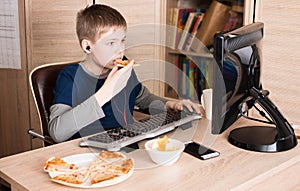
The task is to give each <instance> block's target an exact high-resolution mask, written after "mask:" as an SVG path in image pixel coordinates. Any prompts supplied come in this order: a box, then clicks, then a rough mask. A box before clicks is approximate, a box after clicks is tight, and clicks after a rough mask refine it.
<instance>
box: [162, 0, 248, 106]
mask: <svg viewBox="0 0 300 191" xmlns="http://www.w3.org/2000/svg"><path fill="white" fill-rule="evenodd" d="M253 6H254V5H253V2H251V1H248V0H220V1H218V2H216V1H214V0H210V1H207V0H200V1H193V0H168V1H166V17H165V23H166V26H167V29H166V48H165V52H164V53H165V55H164V56H165V58H164V59H165V63H166V64H165V70H164V71H165V74H164V75H165V78H164V79H165V84H164V96H165V97H169V98H176V99H177V98H189V99H192V100H194V101H199V98H200V97H201V94H202V90H203V89H206V88H211V83H212V82H211V78H212V72H211V71H212V70H211V66H212V63H213V62H214V60H213V55H212V51H213V50H212V49H211V47H212V43H213V35H214V34H215V33H216V32H218V31H227V30H230V29H234V28H238V27H240V26H242V25H244V24H248V23H251V22H252V15H253ZM212 7H214V8H212ZM195 12H200V13H199V14H196V13H195ZM195 15H197V16H195ZM199 15H202V16H203V15H204V16H203V17H202V18H201V19H200V20H201V21H200V25H199V26H193V25H195V23H196V22H195V20H197V17H198V18H199V17H200V16H199ZM189 17H194V22H193V21H191V18H189ZM180 22H181V23H180ZM191 23H192V24H191ZM189 25H191V26H189ZM196 27H197V29H196V32H192V31H193V30H195V28H196ZM191 28H193V29H191ZM178 35H179V37H178ZM188 35H190V38H192V42H189V41H188V40H186V39H185V40H183V39H180V38H187V37H186V36H188ZM202 37H203V38H202ZM201 38H202V39H201ZM200 42H201V43H200ZM184 43H185V45H183V44H184ZM189 43H191V44H192V45H191V44H189ZM202 43H204V44H202ZM188 45H189V46H188ZM187 47H188V48H187Z"/></svg>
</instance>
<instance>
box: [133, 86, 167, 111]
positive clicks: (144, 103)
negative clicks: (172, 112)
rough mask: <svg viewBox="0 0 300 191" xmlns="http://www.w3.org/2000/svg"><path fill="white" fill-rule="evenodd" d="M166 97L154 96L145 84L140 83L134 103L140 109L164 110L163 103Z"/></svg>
mask: <svg viewBox="0 0 300 191" xmlns="http://www.w3.org/2000/svg"><path fill="white" fill-rule="evenodd" d="M166 102H167V99H164V98H162V97H159V96H156V95H154V94H152V93H150V91H149V90H148V88H146V87H145V86H143V85H142V88H141V91H140V93H139V95H138V96H137V97H136V100H135V104H136V106H137V107H139V108H140V109H141V110H147V109H149V110H151V109H152V108H153V109H155V110H156V109H157V110H165V104H166Z"/></svg>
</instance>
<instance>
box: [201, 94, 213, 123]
mask: <svg viewBox="0 0 300 191" xmlns="http://www.w3.org/2000/svg"><path fill="white" fill-rule="evenodd" d="M202 92H203V93H202V95H201V103H202V106H203V108H204V110H205V116H206V119H208V120H211V116H212V89H204V90H203V91H202Z"/></svg>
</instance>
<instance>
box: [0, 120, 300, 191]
mask: <svg viewBox="0 0 300 191" xmlns="http://www.w3.org/2000/svg"><path fill="white" fill-rule="evenodd" d="M244 123H245V122H244V120H239V121H238V122H237V123H236V124H234V126H242V125H243V124H244ZM251 123H252V122H251ZM188 131H189V132H192V131H194V132H195V137H194V140H195V141H196V142H200V143H204V144H205V145H207V146H210V147H212V148H214V149H216V150H218V151H219V152H220V153H221V155H220V156H219V157H217V158H214V159H210V160H207V161H202V160H199V159H196V158H194V157H192V156H190V155H188V154H186V153H183V154H182V155H181V157H180V158H179V160H178V161H177V162H176V163H175V164H173V165H169V166H159V167H157V166H152V167H151V165H150V164H152V162H151V160H150V158H149V157H148V155H147V154H146V153H145V151H144V150H142V149H139V150H135V151H133V152H130V153H128V155H130V157H133V158H134V160H135V162H136V165H137V169H135V171H134V173H133V175H132V176H131V177H130V178H129V179H127V180H126V181H124V182H122V183H119V184H117V185H113V186H109V187H106V188H102V189H101V190H128V189H129V190H139V191H140V190H222V191H223V190H299V189H300V182H299V180H300V146H299V144H298V146H296V147H295V148H294V149H291V150H289V151H285V152H280V153H259V152H250V151H246V150H242V149H239V148H236V147H234V146H232V145H231V144H229V143H228V141H227V135H228V132H229V131H226V132H225V133H223V134H221V135H211V134H210V133H209V131H210V130H209V122H208V121H207V120H206V119H202V120H200V121H199V122H198V121H197V122H195V123H194V127H193V128H191V129H189V130H188ZM180 133H182V132H180ZM184 134H185V135H186V134H188V133H186V132H184ZM176 136H178V135H177V134H176V133H175V134H174V137H176ZM185 138H186V137H185ZM78 141H79V140H74V141H70V142H65V143H60V144H56V145H53V146H49V147H45V148H41V149H37V150H32V151H28V152H24V153H20V154H17V155H13V156H9V157H5V158H1V159H0V177H1V178H3V179H4V180H6V181H7V182H8V183H10V184H11V186H12V190H38V191H40V190H70V187H66V186H63V185H60V184H57V183H54V182H52V181H50V180H49V176H48V174H47V173H45V172H44V171H43V164H44V162H45V161H46V160H47V159H48V158H50V157H52V156H57V157H65V156H68V155H73V154H79V153H86V152H91V149H89V148H80V147H79V146H78ZM143 165H146V166H147V168H142V166H143ZM74 190H76V189H74ZM78 190H82V189H78ZM85 190H86V189H85ZM87 190H88V189H87ZM91 190H95V189H91Z"/></svg>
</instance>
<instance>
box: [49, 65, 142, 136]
mask: <svg viewBox="0 0 300 191" xmlns="http://www.w3.org/2000/svg"><path fill="white" fill-rule="evenodd" d="M105 79H106V78H104V77H99V78H96V77H94V76H91V75H89V74H88V73H86V72H85V71H84V70H83V68H82V67H81V66H80V65H79V64H71V65H68V66H66V67H65V68H64V69H63V70H62V71H61V72H60V74H59V76H58V78H57V81H56V87H55V89H54V100H53V104H66V105H69V106H71V107H75V106H77V105H79V104H81V103H82V102H83V101H85V100H87V99H88V98H89V97H91V96H92V95H93V94H94V93H95V92H96V91H97V90H99V89H100V87H102V85H103V84H104V82H105ZM141 88H142V86H141V83H140V82H139V81H138V79H137V77H136V74H135V72H134V71H133V70H132V73H131V77H130V78H129V80H128V82H127V85H126V87H125V88H124V89H123V90H122V91H121V92H120V93H118V94H117V95H116V96H115V97H114V98H113V99H112V100H111V101H109V102H107V103H106V104H104V105H103V106H102V109H103V112H104V113H105V117H104V118H101V119H99V120H97V121H95V122H94V123H92V124H89V125H88V126H87V127H85V128H83V129H82V130H81V132H80V134H81V136H82V135H85V134H86V135H88V134H91V133H96V132H99V131H101V130H103V129H105V130H107V129H111V128H117V127H120V126H125V125H126V124H130V123H132V122H133V117H132V114H133V109H134V105H135V100H136V97H137V96H138V95H139V93H140V91H141ZM85 131H86V132H85ZM75 137H79V134H77V135H75V136H73V137H72V138H75Z"/></svg>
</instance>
